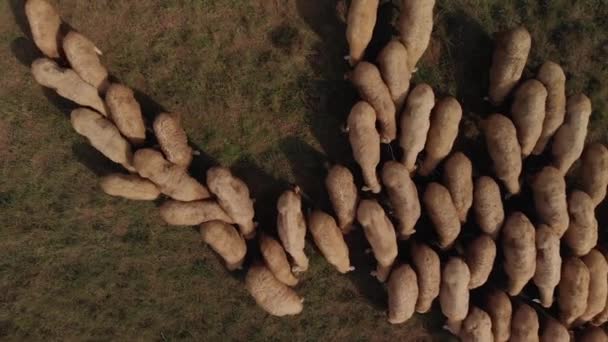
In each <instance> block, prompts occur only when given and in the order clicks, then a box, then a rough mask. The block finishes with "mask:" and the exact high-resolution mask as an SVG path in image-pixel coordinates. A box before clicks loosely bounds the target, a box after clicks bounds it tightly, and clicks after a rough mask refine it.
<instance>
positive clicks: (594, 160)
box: [580, 143, 608, 207]
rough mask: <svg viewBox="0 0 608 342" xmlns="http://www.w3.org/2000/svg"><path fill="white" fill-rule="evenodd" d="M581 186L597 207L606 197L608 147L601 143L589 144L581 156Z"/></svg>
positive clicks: (607, 185)
mask: <svg viewBox="0 0 608 342" xmlns="http://www.w3.org/2000/svg"><path fill="white" fill-rule="evenodd" d="M580 178H581V187H582V190H583V191H585V192H586V193H587V194H588V195H589V196H591V199H592V200H593V204H594V205H595V206H596V207H597V206H598V205H599V204H600V203H602V201H604V198H605V197H606V188H607V187H608V149H606V147H605V146H604V145H602V144H599V143H595V144H591V145H589V146H588V147H587V148H586V149H585V152H584V153H583V157H582V158H581V177H580Z"/></svg>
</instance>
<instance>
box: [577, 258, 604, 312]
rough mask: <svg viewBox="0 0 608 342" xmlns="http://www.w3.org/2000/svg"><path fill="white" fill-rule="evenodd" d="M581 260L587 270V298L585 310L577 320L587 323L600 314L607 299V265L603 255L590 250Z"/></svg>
mask: <svg viewBox="0 0 608 342" xmlns="http://www.w3.org/2000/svg"><path fill="white" fill-rule="evenodd" d="M581 260H582V261H583V262H584V263H585V266H587V268H588V269H589V297H588V299H587V309H586V310H585V313H584V314H583V315H581V317H579V320H580V321H582V322H588V321H590V320H591V319H593V318H594V317H595V316H597V315H598V314H600V313H601V312H602V311H603V310H604V307H605V306H606V299H607V298H608V263H607V262H606V258H604V255H603V254H602V253H600V252H599V251H597V250H596V249H592V250H591V251H590V252H589V253H588V254H587V255H585V256H584V257H582V258H581Z"/></svg>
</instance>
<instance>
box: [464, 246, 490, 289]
mask: <svg viewBox="0 0 608 342" xmlns="http://www.w3.org/2000/svg"><path fill="white" fill-rule="evenodd" d="M495 259H496V244H495V243H494V240H492V238H491V237H490V236H488V235H480V236H479V237H478V238H476V239H475V240H473V241H472V242H471V243H469V244H467V247H466V254H465V261H466V263H467V266H469V270H470V272H471V282H470V283H469V289H476V288H478V287H480V286H482V285H483V284H485V283H486V282H487V281H488V277H489V276H490V273H491V272H492V268H493V267H494V260H495Z"/></svg>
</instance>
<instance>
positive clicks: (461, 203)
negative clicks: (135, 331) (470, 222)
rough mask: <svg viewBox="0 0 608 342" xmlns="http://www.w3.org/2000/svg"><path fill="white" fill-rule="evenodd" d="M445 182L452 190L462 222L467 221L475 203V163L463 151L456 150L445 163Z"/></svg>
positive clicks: (451, 193)
mask: <svg viewBox="0 0 608 342" xmlns="http://www.w3.org/2000/svg"><path fill="white" fill-rule="evenodd" d="M443 184H444V185H445V187H446V188H448V190H449V191H450V196H452V201H453V202H454V206H455V207H456V211H458V218H459V219H460V222H461V223H465V222H466V221H467V216H468V214H469V210H470V209H471V206H472V205H473V164H472V163H471V160H469V158H467V156H465V155H464V153H462V152H456V153H454V154H453V155H452V156H450V157H449V158H448V160H447V161H446V162H445V164H444V170H443Z"/></svg>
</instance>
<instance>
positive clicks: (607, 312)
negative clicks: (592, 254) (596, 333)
mask: <svg viewBox="0 0 608 342" xmlns="http://www.w3.org/2000/svg"><path fill="white" fill-rule="evenodd" d="M602 254H603V255H604V257H606V255H605V253H602ZM606 322H608V298H606V302H605V303H604V305H603V309H602V311H601V312H600V313H599V314H597V315H595V317H593V319H592V320H591V324H592V325H595V326H600V325H602V324H604V323H606Z"/></svg>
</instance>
